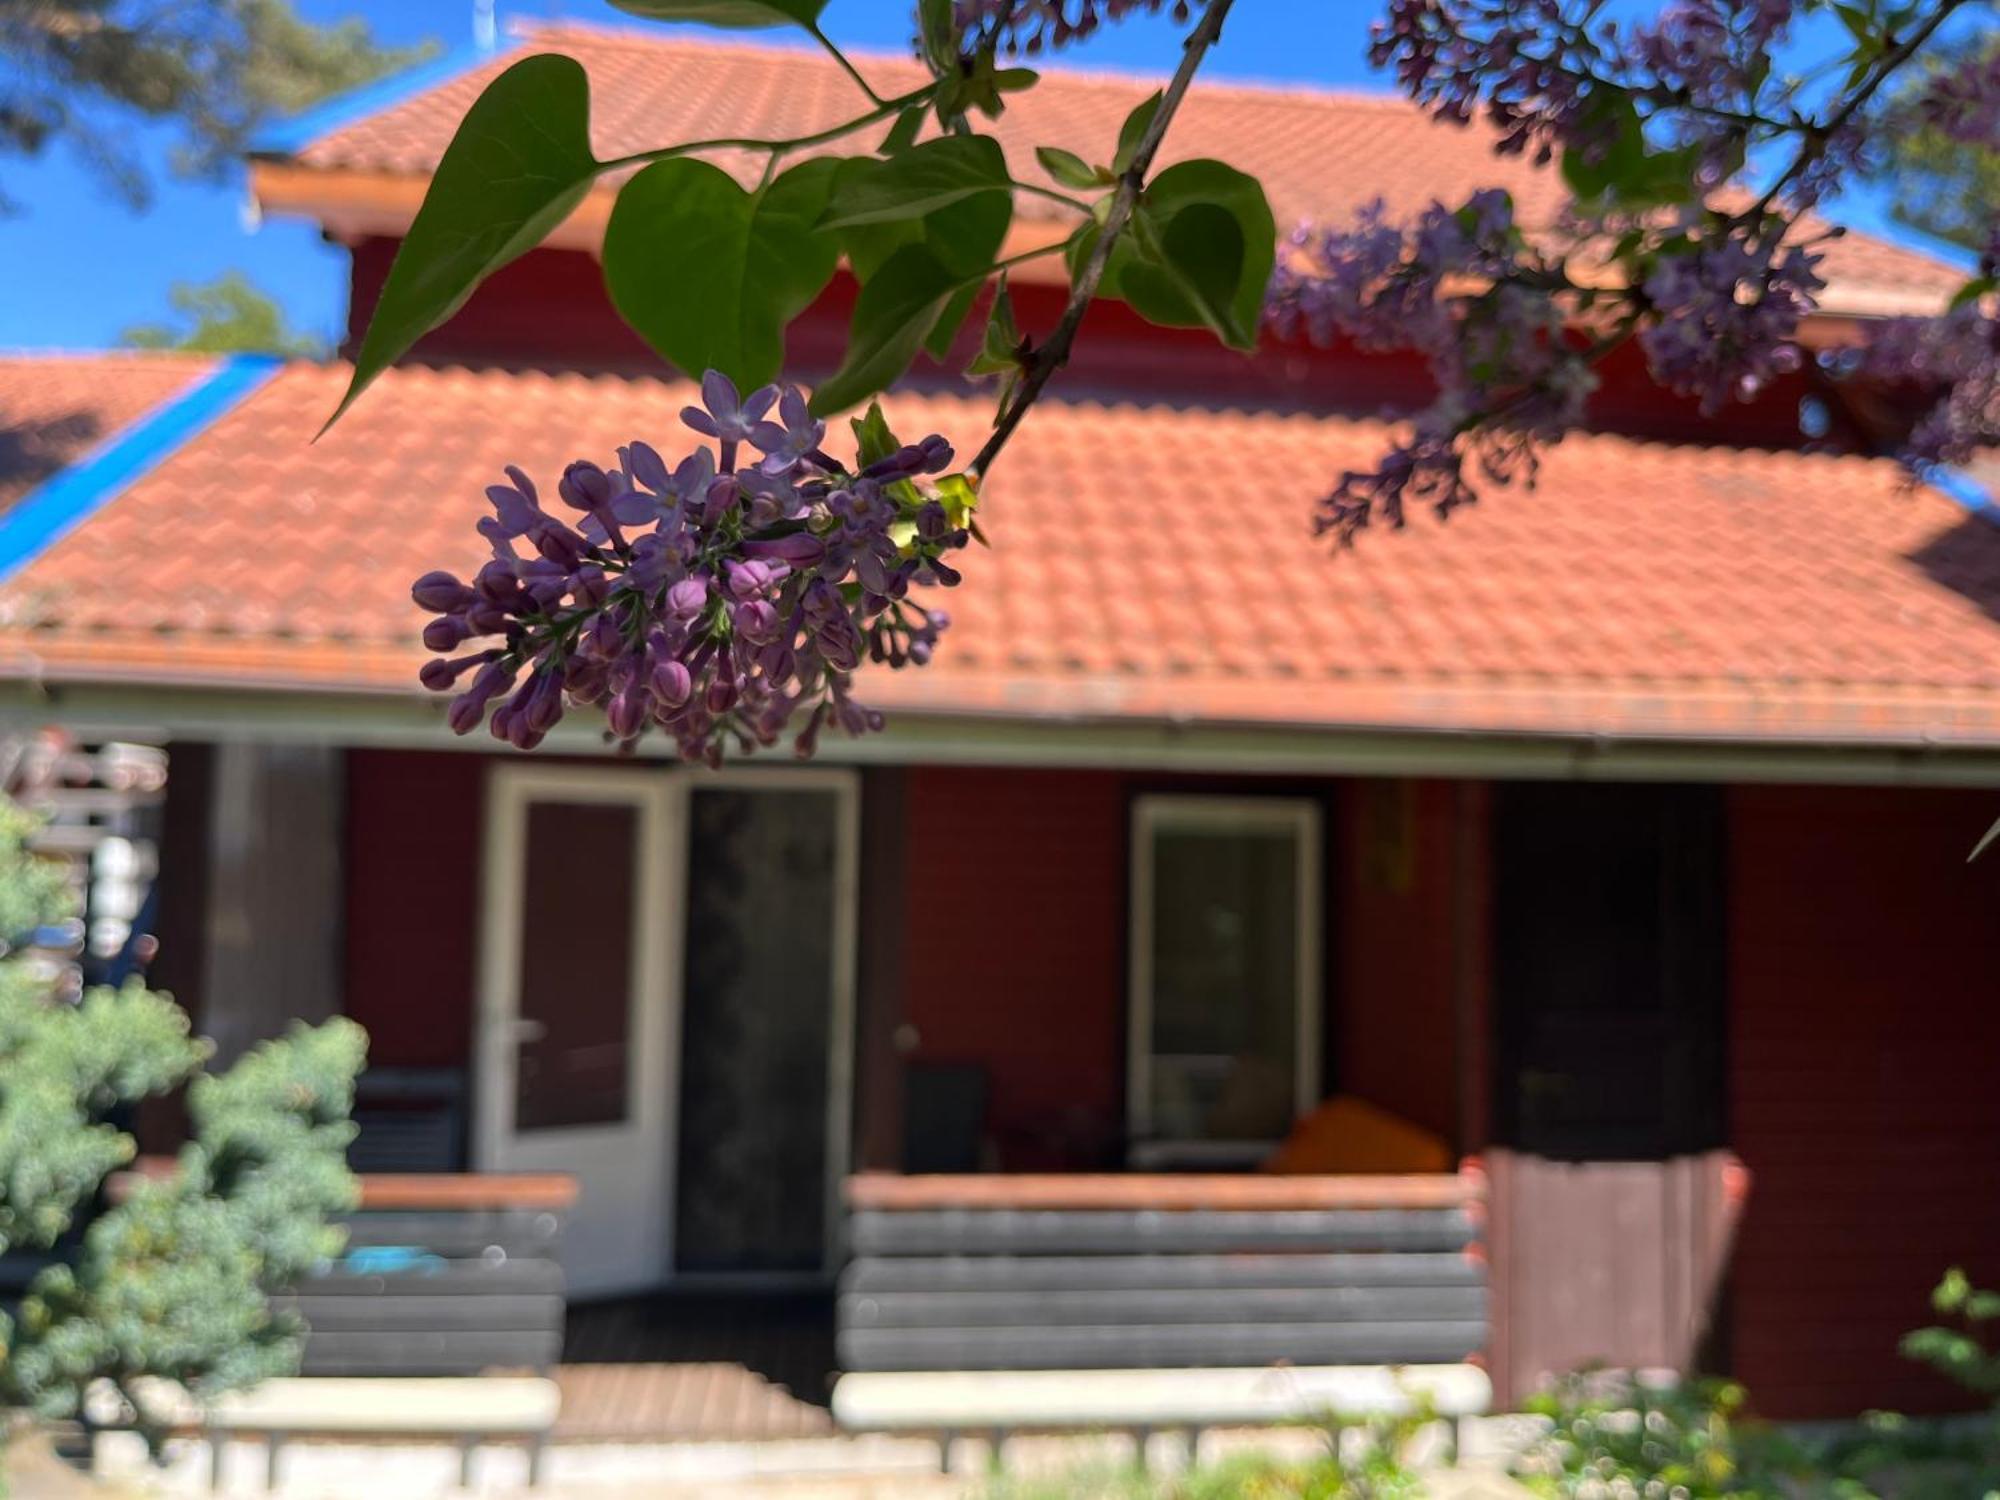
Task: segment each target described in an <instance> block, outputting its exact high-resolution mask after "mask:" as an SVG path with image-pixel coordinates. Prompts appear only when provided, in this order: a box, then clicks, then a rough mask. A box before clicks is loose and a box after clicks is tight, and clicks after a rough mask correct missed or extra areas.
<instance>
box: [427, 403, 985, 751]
mask: <svg viewBox="0 0 2000 1500" xmlns="http://www.w3.org/2000/svg"><path fill="white" fill-rule="evenodd" d="M774 408H775V420H774V419H773V415H774ZM681 415H682V420H683V421H684V422H686V424H687V425H688V426H689V427H690V428H692V429H694V430H695V431H696V432H698V433H701V434H703V435H704V436H706V437H709V438H711V439H713V440H714V442H715V449H714V450H713V451H711V449H710V448H708V447H706V446H702V447H697V448H696V449H695V450H694V451H693V452H692V453H691V454H689V455H688V456H687V457H685V458H683V459H682V460H681V461H680V462H679V463H678V464H677V465H675V466H672V467H670V466H669V465H668V463H667V461H666V460H665V459H664V458H662V457H661V456H660V454H659V453H658V452H657V451H655V450H654V449H653V448H651V447H649V446H648V445H646V444H645V443H639V442H635V443H632V444H631V445H629V446H628V447H625V448H621V449H619V450H618V463H617V467H615V468H613V469H609V470H606V469H603V468H600V467H599V466H598V465H596V464H594V463H592V462H590V461H589V460H587V459H579V460H578V461H577V462H575V463H573V464H571V465H570V466H569V467H568V468H567V469H566V470H564V471H563V476H562V479H561V481H560V482H559V483H558V484H557V486H556V495H557V498H558V499H559V500H560V501H561V503H562V505H563V506H565V507H566V508H567V509H568V510H570V511H573V512H577V513H578V514H577V516H576V517H575V518H574V519H573V520H572V519H570V518H565V517H563V516H561V515H560V514H558V513H551V512H550V511H548V510H545V509H544V508H543V506H542V502H541V497H540V495H539V494H538V492H537V490H536V487H535V485H534V484H533V482H532V481H531V480H530V479H529V478H528V476H527V475H525V474H523V473H522V472H521V471H520V470H519V469H515V468H509V469H508V470H507V477H508V479H509V481H510V482H509V483H507V484H502V485H494V486H492V487H491V488H490V489H488V490H487V492H486V496H487V499H488V500H489V501H490V502H491V503H492V506H493V514H492V515H490V516H486V517H484V518H482V519H481V520H480V522H479V523H478V530H479V533H480V535H481V536H482V537H484V538H485V539H486V540H487V542H488V543H489V544H490V545H491V547H492V551H493V559H492V561H490V562H488V563H487V564H486V565H485V566H484V567H482V568H481V569H480V570H479V571H478V573H477V574H475V575H474V576H473V578H472V579H471V581H470V582H465V581H461V580H460V579H458V578H456V577H454V576H453V575H451V574H449V573H442V572H438V573H428V574H426V575H424V577H422V578H420V579H418V580H417V582H416V585H415V587H414V588H413V590H412V595H413V597H414V598H415V600H416V602H417V603H418V604H419V605H420V606H422V607H423V608H424V609H426V610H429V611H430V612H431V613H432V614H433V615H434V616H435V618H434V619H432V620H431V621H430V622H429V624H427V625H426V626H425V627H424V633H423V638H424V644H425V645H426V646H427V647H429V648H430V649H431V650H433V651H436V652H438V653H440V654H439V655H438V656H436V657H434V658H433V659H432V660H430V661H428V662H426V663H425V664H424V667H423V670H422V672H421V673H420V678H421V680H422V682H423V684H424V686H425V687H428V688H431V689H433V690H436V691H444V690H448V689H451V688H453V687H455V686H459V684H460V683H461V679H465V678H467V676H468V674H469V677H470V680H469V681H468V682H465V683H464V685H463V686H462V687H460V690H459V692H458V694H457V696H456V697H454V698H453V699H452V702H451V707H450V713H449V719H450V723H451V727H452V728H453V729H454V730H455V731H456V732H458V733H460V734H467V733H470V732H471V731H472V730H473V729H475V728H477V727H478V725H479V724H480V723H481V722H482V721H485V720H487V719H488V713H489V710H490V712H491V718H490V721H489V727H490V729H491V731H492V733H493V735H494V737H495V738H497V739H501V740H504V741H506V742H507V743H508V744H510V745H513V746H515V747H517V748H519V749H523V750H527V749H532V748H533V747H534V746H535V745H537V744H539V743H540V742H541V740H542V738H543V736H544V735H546V734H547V733H548V731H549V730H550V729H552V728H553V727H554V726H555V724H556V722H557V721H558V720H559V719H561V718H562V716H563V714H564V712H565V710H566V709H569V708H578V707H583V706H586V705H588V706H592V707H597V708H601V709H602V710H603V711H604V714H605V717H606V720H607V722H608V725H609V730H610V734H611V736H612V737H613V738H615V739H617V740H619V741H621V742H625V743H630V742H632V741H634V740H636V739H637V738H638V737H639V736H640V735H641V734H643V733H645V732H646V731H647V730H648V729H651V728H658V729H660V730H662V731H664V732H665V733H667V734H670V735H672V736H673V738H674V740H675V742H676V744H677V745H678V747H679V749H680V752H681V754H682V755H683V756H685V757H687V758H689V759H704V760H707V761H709V762H710V763H715V762H718V761H719V760H720V759H721V757H722V755H723V753H724V751H725V749H726V748H727V747H728V746H729V745H730V744H731V743H732V742H733V743H734V744H735V745H736V746H738V747H740V748H741V749H744V750H750V749H752V748H754V747H756V746H760V745H762V746H768V745H772V744H775V743H776V742H777V741H778V739H779V738H780V737H781V736H782V735H783V734H784V733H785V731H786V729H787V726H788V725H789V724H790V723H791V721H792V720H793V718H794V716H795V715H797V714H799V713H800V712H803V713H804V714H805V716H806V721H805V725H804V727H803V728H802V729H801V730H799V732H798V733H797V736H796V739H795V745H796V748H797V750H798V753H799V754H801V755H810V754H811V753H812V751H813V749H814V748H815V746H816V744H817V741H818V736H819V733H820V730H821V727H822V726H823V725H824V724H825V723H826V722H827V721H828V720H829V719H831V720H832V721H833V722H835V723H837V724H838V725H839V726H840V727H841V728H843V729H845V730H846V731H847V732H848V733H850V734H860V733H863V732H865V731H867V730H871V729H878V728H880V727H881V723H882V716H881V715H880V714H879V713H877V712H876V711H874V710H873V709H869V708H866V707H864V706H862V705H861V704H860V703H858V702H856V701H855V699H854V697H853V678H854V673H855V670H856V669H857V668H858V667H859V666H860V665H861V663H862V661H863V659H864V658H866V659H871V660H874V661H877V662H884V663H887V664H888V665H889V666H891V667H901V666H904V665H906V664H916V665H922V664H923V663H925V662H927V661H928V660H930V657H931V653H932V650H933V649H934V647H935V645H936V642H937V638H938V633H939V631H941V630H942V629H943V628H944V627H945V624H946V623H947V622H946V617H945V616H944V615H943V614H942V613H941V612H939V611H937V610H933V609H930V608H927V607H926V606H924V605H922V604H920V603H918V602H917V601H916V600H915V599H913V598H912V597H911V593H910V591H911V589H912V587H913V586H918V585H945V586H949V585H952V584H956V583H957V582H958V581H959V573H958V571H957V570H956V569H955V568H953V567H952V566H951V565H950V564H949V563H948V562H947V561H946V554H948V553H950V552H952V551H954V550H955V549H957V548H960V547H963V546H964V545H965V544H966V541H967V539H968V529H967V521H968V515H967V512H968V511H969V508H970V506H971V504H972V502H973V498H974V495H973V490H972V488H971V486H970V484H969V483H967V481H966V480H965V479H964V478H963V477H961V476H957V475H946V474H945V471H946V470H947V469H948V468H949V467H950V465H951V461H952V450H951V446H950V445H949V444H948V443H946V442H945V441H944V439H943V438H941V437H937V436H931V437H927V438H925V439H924V440H923V441H922V442H920V443H915V444H911V445H907V446H899V445H897V444H896V443H895V441H894V439H893V438H891V437H889V435H888V431H887V428H886V426H885V425H883V424H882V423H881V422H880V418H879V414H877V413H872V412H871V414H870V417H869V419H868V421H866V422H857V423H855V429H856V434H857V437H858V439H859V440H860V442H861V444H862V454H861V457H860V458H859V459H858V460H857V463H856V466H855V469H854V470H853V471H850V470H849V469H847V468H845V467H843V466H842V465H841V464H839V463H838V462H836V461H835V460H834V459H833V458H831V457H829V456H828V455H827V453H826V451H825V449H824V448H823V447H822V446H821V444H822V442H823V440H824V438H825V427H824V424H822V423H821V422H819V421H817V420H815V419H814V418H813V417H812V415H811V414H810V412H809V411H808V410H807V407H806V403H805V401H804V399H803V398H802V397H801V396H800V395H799V393H798V392H797V391H796V390H790V389H787V390H784V391H783V392H780V390H779V388H778V387H777V386H766V387H764V388H763V389H762V390H758V391H755V392H752V393H751V394H750V395H748V396H743V397H739V395H738V392H737V390H736V388H735V386H734V385H732V384H731V383H730V381H729V380H728V379H727V378H726V377H724V376H722V375H719V374H716V373H714V372H712V371H711V372H710V373H709V374H708V375H707V376H706V377H705V378H704V379H703V381H702V404H701V405H700V406H691V407H688V408H687V409H686V410H685V411H683V412H682V414H681ZM739 455H747V458H746V461H745V462H743V463H742V464H740V465H739V464H738V462H737V459H738V457H739ZM936 476H943V477H936ZM465 645H473V646H475V647H476V648H477V649H474V650H471V651H469V652H465V653H464V654H460V655H452V654H451V653H453V652H456V651H458V649H459V648H460V647H461V646H465Z"/></svg>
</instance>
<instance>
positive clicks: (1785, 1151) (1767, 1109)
mask: <svg viewBox="0 0 2000 1500" xmlns="http://www.w3.org/2000/svg"><path fill="white" fill-rule="evenodd" d="M1730 811H1731V821H1730V842H1731V872H1730V873H1731V882H1732V899H1731V911H1730V923H1731V935H1730V936H1731V943H1730V946H1731V975H1730V980H1731V989H1732V1025H1731V1035H1730V1038H1729V1043H1730V1109H1731V1117H1732V1119H1731V1124H1732V1129H1731V1136H1732V1144H1733V1145H1734V1146H1735V1148H1736V1150H1737V1151H1738V1152H1739V1153H1740V1154H1741V1155H1742V1157H1743V1159H1744V1160H1745V1161H1746V1162H1747V1163H1748V1165H1749V1168H1750V1172H1751V1189H1750V1202H1749V1207H1748V1211H1747V1214H1746V1217H1745V1220H1744V1223H1743V1227H1742V1232H1741V1236H1740V1239H1739V1242H1738V1248H1737V1254H1736V1257H1735V1262H1734V1280H1733V1287H1732V1294H1733V1317H1732V1320H1731V1323H1732V1327H1731V1339H1730V1348H1729V1353H1730V1356H1731V1363H1732V1365H1733V1368H1734V1372H1735V1373H1736V1375H1737V1376H1739V1377H1740V1378H1741V1379H1742V1380H1743V1381H1744V1382H1745V1383H1746V1385H1747V1386H1748V1387H1749V1389H1750V1392H1751V1394H1752V1397H1753V1398H1754V1399H1755V1400H1756V1402H1757V1403H1758V1405H1759V1407H1760V1408H1761V1409H1763V1410H1764V1411H1766V1412H1768V1413H1770V1414H1772V1415H1775V1416H1821V1415H1835V1414H1841V1413H1851V1412H1855V1411H1859V1410H1862V1409H1864V1408H1867V1407H1871V1406H1881V1407H1896V1408H1901V1409H1905V1410H1922V1409H1925V1408H1935V1407H1938V1406H1940V1405H1950V1404H1952V1402H1953V1392H1952V1391H1951V1389H1950V1388H1949V1387H1947V1386H1945V1385H1944V1384H1943V1383H1941V1382H1939V1381H1936V1380H1934V1379H1933V1378H1932V1377H1930V1376H1928V1375H1926V1374H1924V1373H1923V1372H1922V1371H1920V1370H1918V1369H1916V1368H1915V1367H1914V1366H1912V1365H1910V1364H1909V1363H1908V1362H1907V1361H1904V1360H1902V1359H1901V1358H1900V1357H1899V1356H1898V1354H1897V1353H1896V1343H1897V1340H1898V1338H1899V1337H1900V1336H1901V1335H1902V1334H1903V1333H1904V1332H1905V1331H1906V1330H1907V1329H1909V1328H1911V1327H1914V1326H1917V1325H1919V1324H1921V1323H1924V1322H1926V1321H1928V1319H1929V1307H1928V1303H1927V1294H1928V1292H1929V1290H1930V1288H1931V1286H1932V1285H1933V1284H1934V1283H1935V1282H1936V1280H1937V1279H1938V1276H1939V1275H1940V1273H1942V1272H1943V1271H1944V1270H1945V1268H1946V1267H1947V1266H1950V1265H1953V1264H1964V1265H1966V1266H1967V1268H1968V1269H1969V1270H1971V1271H1973V1272H1974V1274H1975V1276H1978V1277H1983V1278H1984V1281H1985V1284H1988V1285H2000V1086H1996V1082H1995V1073H1996V1067H2000V1004H1996V999H2000V860H1996V859H1993V858H1991V857H1989V858H1986V859H1983V860H1981V861H1980V862H1978V863H1977V864H1973V865H1967V863H1966V861H1965V856H1966V853H1967V851H1968V850H1969V849H1970V847H1971V845H1972V843H1973V841H1974V840H1975V839H1976V838H1977V837H1978V836H1979V834H1980V832H1981V831H1982V830H1983V829H1984V828H1985V827H1986V826H1987V824H1988V823H1990V822H1991V821H1992V819H1993V817H1994V815H1995V814H1996V813H2000V803H1996V800H1995V798H1994V796H1993V795H1992V794H1991V793H1982V792H1946V791H1918V790H1862V789H1833V788H1827V789H1816V788H1798V787H1742V788H1737V789H1735V790H1734V791H1733V792H1732V793H1731V799H1730Z"/></svg>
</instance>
